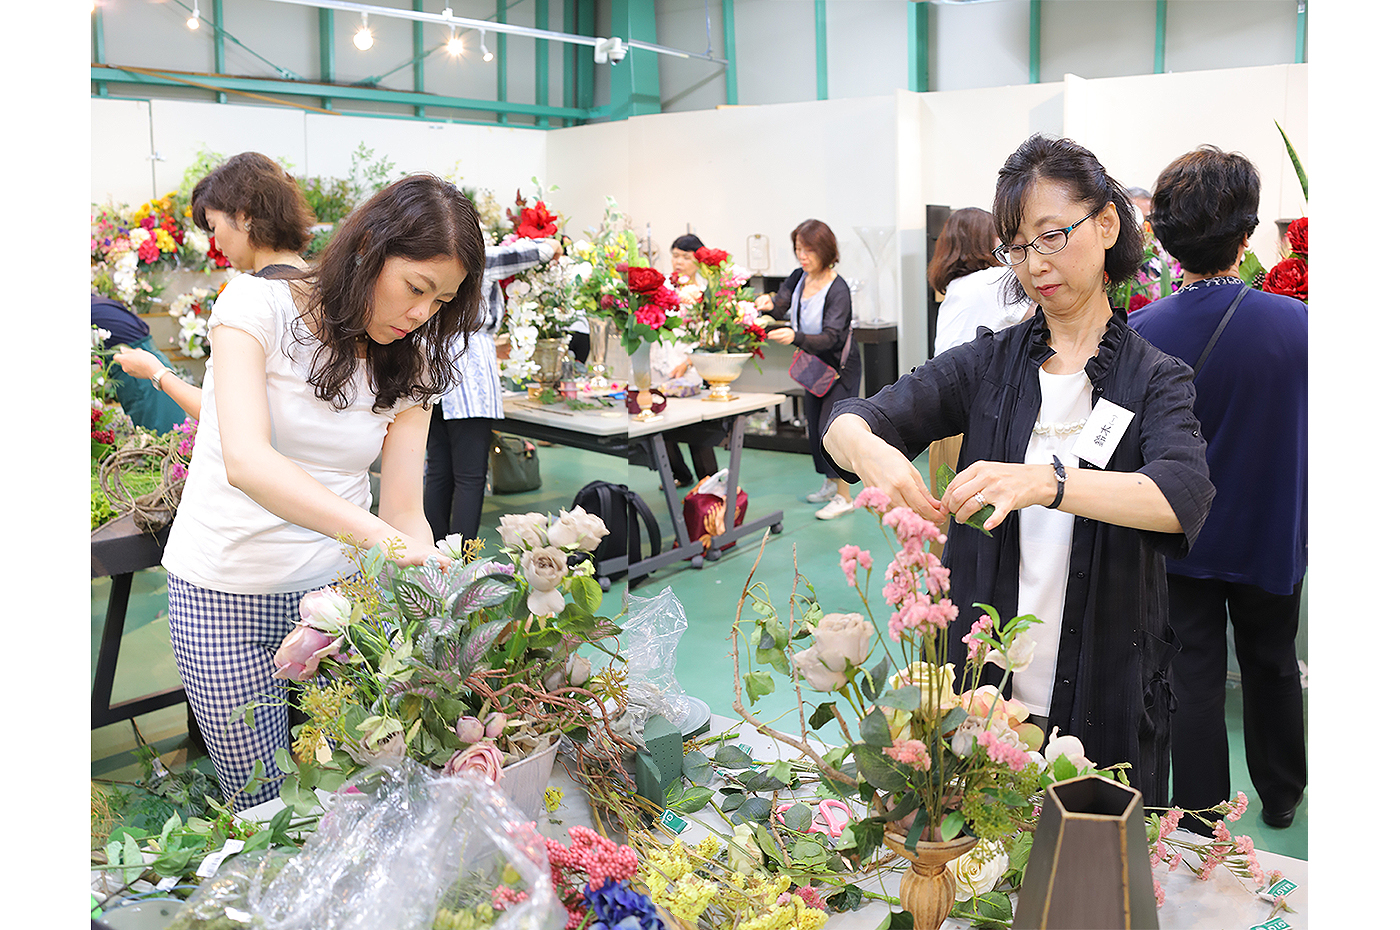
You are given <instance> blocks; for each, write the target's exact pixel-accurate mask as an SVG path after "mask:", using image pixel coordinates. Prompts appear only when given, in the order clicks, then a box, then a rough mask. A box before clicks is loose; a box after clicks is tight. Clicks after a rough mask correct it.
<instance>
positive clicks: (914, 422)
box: [832, 309, 1215, 806]
mask: <svg viewBox="0 0 1400 930" xmlns="http://www.w3.org/2000/svg"><path fill="white" fill-rule="evenodd" d="M1049 335H1050V334H1049V330H1048V329H1047V328H1046V325H1045V317H1044V315H1043V313H1042V312H1041V311H1040V310H1039V309H1037V310H1036V313H1035V316H1034V317H1033V318H1031V319H1029V320H1026V321H1025V322H1022V323H1019V324H1017V325H1015V326H1011V327H1008V328H1007V329H1004V330H1002V331H1000V332H998V333H993V332H992V331H991V330H990V329H987V328H985V327H980V328H979V329H978V332H977V336H976V338H974V339H973V340H972V341H971V342H968V343H964V344H963V345H961V346H957V347H955V348H952V349H949V350H948V351H947V352H944V353H943V354H941V355H939V356H938V357H937V358H934V359H930V360H929V361H927V362H925V363H924V364H923V365H922V366H920V367H919V368H917V369H915V370H914V371H913V372H911V373H910V374H907V375H905V376H904V377H902V378H900V379H899V380H898V381H896V382H895V383H894V384H892V385H890V386H888V387H886V388H885V389H884V390H882V391H880V392H879V393H878V394H876V395H875V396H874V397H872V398H869V399H864V398H852V399H849V400H846V401H842V402H841V403H840V404H838V405H837V407H836V409H835V411H833V413H832V418H833V419H834V418H835V417H837V416H840V415H841V414H843V413H854V414H856V415H858V416H860V417H861V418H862V419H864V420H865V421H866V422H867V423H868V424H869V425H870V428H871V430H872V431H873V432H874V433H875V435H877V436H879V437H880V438H882V439H884V440H885V441H886V442H888V443H890V444H891V445H892V446H894V447H895V448H896V449H898V450H900V452H902V453H903V454H904V455H905V456H907V457H908V458H910V459H912V458H914V457H915V456H917V455H919V454H920V453H921V452H923V451H924V449H925V448H926V447H927V446H928V444H929V443H930V442H932V441H933V440H935V439H942V438H944V437H947V436H953V435H957V434H958V433H962V434H963V445H962V453H961V455H960V457H959V460H958V470H959V471H961V470H962V469H964V468H966V467H967V466H969V465H971V464H972V463H973V462H976V461H980V460H986V461H996V462H1022V461H1024V460H1025V453H1026V445H1027V443H1028V442H1029V441H1030V436H1031V430H1032V427H1033V426H1034V425H1035V420H1036V417H1037V415H1038V413H1039V411H1040V380H1039V377H1038V370H1039V368H1040V366H1041V365H1043V364H1044V363H1045V361H1046V359H1048V358H1050V356H1051V355H1053V354H1054V350H1053V349H1052V348H1050V345H1049ZM1084 370H1085V373H1086V374H1087V375H1088V378H1089V382H1090V383H1091V384H1092V386H1093V399H1094V402H1095V403H1097V402H1098V400H1099V399H1100V398H1107V399H1108V400H1110V401H1112V402H1113V403H1115V404H1118V405H1119V406H1121V407H1124V408H1126V409H1128V410H1131V411H1132V412H1133V413H1134V414H1135V416H1134V417H1133V419H1132V421H1131V422H1130V423H1129V424H1128V426H1127V428H1126V431H1125V434H1124V435H1123V438H1122V439H1121V441H1120V442H1119V444H1118V447H1117V448H1116V449H1115V450H1114V452H1113V455H1112V457H1111V458H1110V459H1109V462H1108V470H1111V471H1125V472H1128V471H1132V472H1140V473H1141V474H1143V475H1146V476H1147V477H1149V478H1151V479H1152V481H1153V482H1154V483H1155V484H1156V485H1157V487H1158V488H1160V489H1161V491H1162V494H1163V495H1164V496H1165V497H1166V499H1167V503H1168V504H1169V505H1170V506H1171V508H1172V510H1173V511H1174V512H1175V514H1176V516H1177V518H1178V520H1179V521H1180V523H1181V526H1182V530H1183V532H1181V533H1157V532H1149V531H1146V530H1137V529H1129V528H1127V527H1121V526H1114V525H1111V524H1107V523H1101V522H1099V521H1096V520H1090V519H1088V518H1087V517H1076V518H1075V521H1074V534H1073V540H1072V543H1071V548H1070V562H1069V578H1068V585H1067V588H1066V595H1065V608H1064V615H1063V621H1062V624H1061V627H1060V646H1059V655H1058V659H1057V662H1056V668H1055V684H1054V687H1053V690H1052V693H1051V702H1050V714H1049V720H1050V726H1052V727H1056V726H1058V727H1059V728H1060V732H1061V733H1062V734H1069V735H1073V736H1077V737H1079V739H1080V740H1081V741H1083V743H1084V747H1085V751H1086V753H1087V755H1088V757H1089V758H1090V759H1092V760H1093V761H1094V762H1095V763H1097V764H1098V765H1100V766H1106V765H1111V764H1114V763H1117V762H1128V763H1131V765H1132V768H1131V769H1130V771H1129V776H1130V780H1131V781H1132V783H1133V785H1134V786H1135V787H1136V788H1138V789H1139V790H1140V791H1142V792H1143V795H1144V803H1145V804H1147V805H1149V806H1163V805H1165V804H1166V800H1167V772H1168V766H1169V764H1170V755H1169V748H1168V736H1169V732H1170V725H1169V720H1168V714H1169V712H1170V709H1169V705H1170V703H1171V688H1170V685H1169V683H1168V680H1167V665H1168V663H1169V662H1170V660H1171V658H1172V656H1173V655H1174V654H1175V653H1176V652H1177V647H1176V645H1175V643H1174V637H1173V636H1172V634H1171V631H1170V630H1169V629H1168V627H1167V583H1166V568H1165V558H1166V557H1168V556H1169V557H1172V558H1181V557H1182V556H1184V555H1185V554H1186V553H1187V551H1188V550H1189V549H1190V547H1191V544H1192V542H1194V541H1195V538H1196V535H1197V534H1198V533H1199V532H1200V530H1201V526H1202V525H1203V524H1204V523H1205V519H1206V515H1207V513H1208V512H1209V509H1210V503H1211V500H1212V498H1213V497H1214V495H1215V489H1214V487H1213V486H1212V485H1211V483H1210V477H1209V473H1208V471H1207V468H1206V456H1205V452H1206V444H1205V439H1204V438H1203V437H1202V436H1201V428H1200V424H1199V423H1198V422H1197V420H1196V416H1195V414H1194V413H1193V412H1192V403H1193V401H1194V399H1195V389H1194V388H1193V386H1192V384H1191V369H1190V368H1189V367H1188V366H1187V365H1185V364H1183V363H1182V362H1181V361H1180V360H1178V359H1176V358H1173V357H1172V356H1169V355H1167V354H1165V353H1163V352H1161V351H1160V350H1158V349H1156V348H1154V347H1153V346H1152V345H1150V344H1149V343H1148V342H1147V341H1146V340H1145V339H1143V338H1142V337H1141V336H1139V335H1138V334H1137V333H1135V332H1133V331H1132V330H1130V329H1129V328H1128V325H1127V316H1126V314H1124V313H1122V312H1121V311H1117V312H1115V313H1114V315H1113V318H1112V319H1111V320H1110V322H1109V324H1108V328H1107V331H1106V332H1105V334H1104V337H1103V340H1102V341H1101V342H1100V343H1099V348H1098V353H1097V354H1096V355H1095V356H1093V357H1092V358H1090V359H1089V361H1088V363H1087V364H1086V365H1085V368H1084ZM833 464H834V463H833ZM1080 467H1081V468H1090V469H1091V468H1094V467H1095V466H1093V465H1092V464H1090V463H1089V462H1081V463H1080ZM838 470H839V469H838ZM842 476H843V477H844V478H846V480H848V481H854V480H858V477H857V476H856V475H854V474H852V473H850V472H844V471H843V472H842ZM1070 480H1073V478H1072V477H1071V479H1070ZM1019 526H1020V519H1019V514H1017V513H1012V514H1010V515H1008V517H1007V518H1006V520H1005V522H1003V523H1002V524H1001V525H1000V526H998V527H997V528H996V529H995V530H993V531H992V535H991V536H990V537H988V536H986V535H984V534H983V533H981V532H980V531H978V530H976V529H974V528H972V527H969V526H964V525H961V524H957V523H956V522H954V524H953V525H952V526H951V527H950V528H949V532H948V544H947V546H946V548H945V550H944V563H945V564H946V565H947V566H948V568H949V570H950V571H951V572H952V591H951V596H952V598H953V601H954V603H956V604H957V605H958V611H959V612H958V619H957V620H956V621H954V623H953V624H951V625H950V627H949V631H950V634H951V635H950V637H949V659H950V661H952V662H953V663H954V664H955V666H957V667H958V668H959V669H960V668H961V666H962V664H963V662H964V660H965V659H966V657H967V647H966V646H965V645H963V643H962V637H963V636H964V635H965V634H966V633H967V631H968V630H969V629H970V628H971V626H972V622H973V621H974V620H975V619H977V618H978V617H980V616H981V614H982V611H980V610H978V609H977V608H976V607H974V606H973V605H974V604H976V603H985V604H991V605H993V606H994V607H995V608H996V609H997V610H998V611H999V612H1000V613H1001V615H1002V616H1003V617H1012V616H1015V615H1016V613H1017V597H1018V591H1019V570H1020V560H1021V556H1022V553H1021V551H1020V533H1019ZM1026 557H1027V558H1034V553H1027V554H1026ZM990 671H991V672H995V673H996V677H995V678H991V676H990V675H988V676H986V679H984V680H991V681H992V683H995V682H996V681H999V680H1000V675H1001V669H999V668H992V669H991V670H990ZM1009 689H1010V685H1009V684H1008V690H1007V694H1008V695H1009V694H1010V690H1009Z"/></svg>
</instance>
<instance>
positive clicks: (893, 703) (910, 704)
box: [876, 685, 924, 711]
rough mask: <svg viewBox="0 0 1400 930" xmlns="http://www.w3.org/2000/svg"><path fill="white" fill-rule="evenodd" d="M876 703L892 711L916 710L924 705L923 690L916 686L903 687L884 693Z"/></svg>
mask: <svg viewBox="0 0 1400 930" xmlns="http://www.w3.org/2000/svg"><path fill="white" fill-rule="evenodd" d="M876 703H878V704H879V705H880V706H881V707H889V708H891V709H893V710H908V711H914V710H918V709H919V708H920V707H921V706H923V703H924V690H923V688H921V687H919V686H918V685H905V686H904V687H902V688H895V689H894V690H893V691H887V692H885V693H884V694H882V695H881V696H880V697H879V699H878V700H877V701H876Z"/></svg>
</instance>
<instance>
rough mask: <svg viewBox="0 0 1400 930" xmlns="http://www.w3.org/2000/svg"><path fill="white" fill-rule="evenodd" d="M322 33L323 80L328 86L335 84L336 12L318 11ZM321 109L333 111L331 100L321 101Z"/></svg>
mask: <svg viewBox="0 0 1400 930" xmlns="http://www.w3.org/2000/svg"><path fill="white" fill-rule="evenodd" d="M317 12H318V14H319V16H318V19H319V22H320V27H321V29H320V32H321V80H322V82H324V83H326V84H334V83H335V12H334V11H332V10H318V11H317ZM321 109H323V110H333V109H335V108H334V107H332V106H331V98H329V97H324V98H322V100H321Z"/></svg>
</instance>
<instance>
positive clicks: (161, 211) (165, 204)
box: [131, 191, 175, 223]
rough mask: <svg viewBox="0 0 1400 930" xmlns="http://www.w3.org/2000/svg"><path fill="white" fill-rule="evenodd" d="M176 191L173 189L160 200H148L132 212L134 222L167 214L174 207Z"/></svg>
mask: <svg viewBox="0 0 1400 930" xmlns="http://www.w3.org/2000/svg"><path fill="white" fill-rule="evenodd" d="M174 201H175V192H174V191H171V192H170V193H168V194H166V195H165V196H164V197H162V198H160V199H159V200H148V201H146V202H145V203H143V204H141V206H139V207H137V208H136V212H134V213H132V214H131V220H132V222H133V223H139V222H141V221H142V220H144V219H145V218H146V217H148V216H157V217H159V216H167V215H169V214H170V213H171V211H172V210H173V209H174Z"/></svg>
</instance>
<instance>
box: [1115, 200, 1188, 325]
mask: <svg viewBox="0 0 1400 930" xmlns="http://www.w3.org/2000/svg"><path fill="white" fill-rule="evenodd" d="M1183 274H1184V271H1183V269H1182V267H1181V262H1179V261H1177V260H1176V259H1175V258H1173V257H1172V256H1171V255H1169V254H1167V250H1166V249H1164V248H1162V243H1161V242H1159V241H1158V240H1157V236H1156V235H1155V234H1154V233H1153V232H1152V223H1151V222H1144V223H1143V224H1142V264H1141V265H1140V266H1139V267H1138V272H1137V274H1136V275H1134V276H1133V277H1132V279H1130V280H1128V281H1126V282H1124V283H1123V284H1121V285H1119V286H1118V288H1117V289H1116V290H1115V291H1114V293H1113V305H1114V306H1115V307H1123V308H1124V309H1126V310H1127V311H1128V312H1129V313H1132V312H1133V311H1135V310H1141V309H1142V308H1143V307H1145V306H1147V305H1148V304H1150V303H1151V302H1152V301H1154V300H1157V299H1158V298H1159V297H1164V296H1166V294H1170V293H1172V292H1174V291H1176V290H1177V289H1178V288H1180V287H1181V279H1182V275H1183ZM1164 284H1165V285H1166V294H1164V293H1163V290H1164V288H1163V285H1164Z"/></svg>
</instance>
